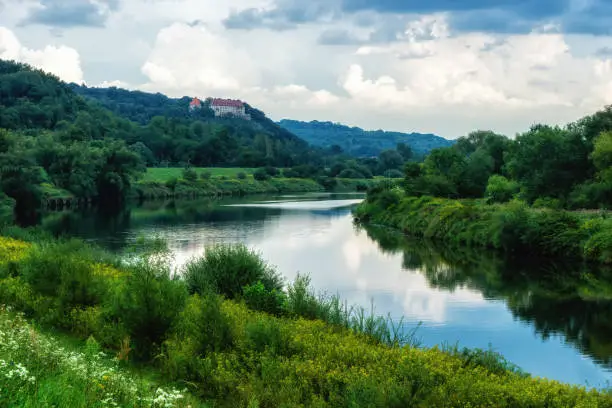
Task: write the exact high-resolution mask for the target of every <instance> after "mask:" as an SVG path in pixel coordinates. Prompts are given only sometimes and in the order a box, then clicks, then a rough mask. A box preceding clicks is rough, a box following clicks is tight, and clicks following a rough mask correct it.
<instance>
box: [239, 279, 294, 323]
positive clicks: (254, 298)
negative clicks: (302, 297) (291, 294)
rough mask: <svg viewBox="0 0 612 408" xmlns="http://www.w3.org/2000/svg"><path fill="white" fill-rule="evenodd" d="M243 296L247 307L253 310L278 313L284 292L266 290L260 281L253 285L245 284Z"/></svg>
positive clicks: (281, 308) (280, 310)
mask: <svg viewBox="0 0 612 408" xmlns="http://www.w3.org/2000/svg"><path fill="white" fill-rule="evenodd" d="M242 296H243V298H244V301H245V303H246V304H247V306H248V307H250V308H251V309H253V310H259V311H262V312H266V313H270V314H272V315H280V314H281V313H282V311H283V305H284V303H285V297H286V296H285V293H284V292H282V291H280V290H278V289H272V290H268V289H266V287H265V286H264V284H263V283H261V281H257V283H255V284H253V285H246V286H245V287H244V289H243V295H242Z"/></svg>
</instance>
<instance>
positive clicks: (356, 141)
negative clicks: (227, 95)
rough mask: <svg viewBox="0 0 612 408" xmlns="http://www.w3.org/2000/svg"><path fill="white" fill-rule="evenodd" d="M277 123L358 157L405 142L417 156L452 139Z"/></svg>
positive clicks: (331, 125)
mask: <svg viewBox="0 0 612 408" xmlns="http://www.w3.org/2000/svg"><path fill="white" fill-rule="evenodd" d="M279 124H280V125H281V126H282V127H284V128H285V129H287V130H289V131H290V132H292V133H295V134H296V135H298V136H299V137H301V138H302V139H304V140H306V141H307V142H308V143H311V144H313V145H315V146H322V147H332V146H334V145H337V146H338V147H340V148H341V149H342V150H344V151H345V152H346V153H348V154H350V155H352V156H357V157H375V156H378V155H379V154H380V153H381V152H382V151H383V150H386V149H393V148H395V146H396V145H397V144H399V143H404V144H406V145H408V146H410V148H411V149H412V150H413V151H414V152H415V153H416V154H418V155H423V154H426V153H429V152H430V151H431V150H433V149H435V148H439V147H446V146H451V145H452V144H453V142H452V141H450V140H446V139H444V138H442V137H440V136H436V135H434V134H422V133H401V132H387V131H383V130H375V131H366V130H363V129H361V128H358V127H349V126H344V125H341V124H338V123H331V122H319V121H312V122H300V121H296V120H288V119H283V120H281V121H280V122H279Z"/></svg>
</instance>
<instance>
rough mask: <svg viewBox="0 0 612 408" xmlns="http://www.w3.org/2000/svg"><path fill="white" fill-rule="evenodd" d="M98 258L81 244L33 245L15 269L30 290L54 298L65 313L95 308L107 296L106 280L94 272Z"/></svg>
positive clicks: (75, 242)
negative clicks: (71, 310)
mask: <svg viewBox="0 0 612 408" xmlns="http://www.w3.org/2000/svg"><path fill="white" fill-rule="evenodd" d="M60 254H61V256H59V255H60ZM97 258H100V255H99V254H96V251H95V250H94V249H93V248H91V247H89V246H88V245H86V244H84V243H83V242H81V241H77V240H70V241H66V242H54V243H43V244H40V245H35V246H33V247H32V249H31V250H29V251H28V252H27V255H26V257H25V258H24V259H23V260H22V261H21V262H19V264H18V265H17V266H16V268H17V274H19V275H20V276H22V277H23V280H24V281H25V282H26V283H28V284H29V285H30V286H31V287H32V289H34V290H35V291H37V292H38V293H40V294H42V295H45V296H55V297H56V298H57V301H58V302H59V305H61V307H62V308H63V309H66V310H68V309H70V308H72V307H74V306H84V307H87V306H94V305H97V304H99V303H100V302H101V300H102V299H103V298H104V296H105V295H106V291H107V289H108V288H107V285H106V279H105V278H104V277H103V276H101V275H100V274H99V273H97V271H98V269H97V268H98V267H97V266H96V264H95V261H96V260H98V259H97Z"/></svg>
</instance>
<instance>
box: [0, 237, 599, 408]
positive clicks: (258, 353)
mask: <svg viewBox="0 0 612 408" xmlns="http://www.w3.org/2000/svg"><path fill="white" fill-rule="evenodd" d="M22 236H27V235H26V234H22ZM32 238H33V239H35V240H36V238H35V236H32ZM0 246H1V247H2V248H7V250H6V251H0V295H1V297H2V299H3V301H5V302H6V303H8V304H10V305H12V306H13V307H15V308H17V309H18V310H22V311H24V312H25V313H26V316H27V317H30V318H33V319H35V320H36V321H37V322H38V323H39V324H42V325H44V326H46V327H54V328H61V329H63V330H66V331H68V332H71V333H72V334H73V335H74V336H77V337H79V338H81V339H86V338H90V336H93V337H94V338H95V339H96V340H95V341H94V340H93V339H91V338H90V340H89V341H88V349H89V350H92V351H93V352H94V353H95V352H96V351H97V349H96V347H97V346H96V343H100V344H101V345H103V346H105V347H106V348H107V350H108V351H114V352H116V353H117V358H118V359H119V360H120V361H122V362H123V364H127V362H130V361H132V360H133V359H138V360H139V361H140V365H139V367H140V369H141V370H143V369H145V368H146V369H153V368H156V369H158V375H163V376H164V377H165V378H166V380H167V381H172V380H176V381H178V382H180V383H181V384H183V386H185V387H187V388H188V389H189V391H190V392H191V394H194V395H197V396H199V397H200V398H201V399H202V400H203V401H206V402H209V403H210V404H211V405H213V406H228V407H236V406H251V407H273V406H274V407H276V406H304V407H306V406H308V407H310V406H316V407H324V406H334V407H335V406H389V407H395V406H397V407H405V406H449V407H455V406H456V407H460V406H461V407H462V406H472V407H486V406H492V405H495V406H499V407H504V406H508V407H512V406H533V407H548V406H555V407H556V406H585V407H586V406H589V407H605V406H609V405H610V396H609V395H607V394H606V393H605V392H600V391H594V390H592V391H586V390H585V389H584V388H581V387H571V386H567V385H563V384H560V383H558V382H555V381H547V380H542V379H533V378H530V377H529V376H528V375H526V374H524V373H522V372H521V371H520V370H517V369H516V368H514V367H513V366H512V365H511V364H509V363H507V362H506V361H505V360H504V359H503V358H501V357H500V356H498V355H496V354H495V353H493V352H491V351H483V350H446V351H442V350H440V349H438V348H433V349H421V348H415V347H412V346H409V345H407V346H402V345H401V344H403V342H401V343H400V342H397V338H396V337H395V336H394V332H392V331H391V329H390V328H389V327H390V326H389V322H387V321H386V320H385V319H382V320H380V319H377V318H375V317H373V316H367V315H366V314H364V313H363V311H362V312H360V313H352V312H349V311H345V309H344V308H343V307H342V306H341V303H340V302H338V300H337V299H335V300H334V299H332V300H325V299H319V298H317V297H316V296H314V294H313V293H312V291H311V290H309V289H308V282H307V280H304V279H303V278H298V280H297V281H296V282H295V283H294V284H293V285H290V286H289V288H288V289H287V290H286V291H284V292H282V293H283V294H282V295H281V296H273V297H272V299H276V300H278V301H279V302H281V303H280V305H281V307H280V308H279V309H277V310H278V314H279V316H272V315H270V314H267V313H262V312H260V311H254V310H251V309H249V308H248V307H247V306H246V305H245V304H244V303H243V302H246V304H251V305H252V306H260V305H266V304H269V303H270V302H269V301H268V302H263V301H262V300H263V299H261V298H260V299H259V300H260V301H258V302H255V301H254V300H255V299H257V298H258V296H264V297H265V296H266V293H268V294H270V291H269V290H268V289H267V288H266V285H265V284H264V283H261V285H260V283H259V282H251V284H250V285H247V286H245V287H244V291H243V293H242V294H241V293H239V292H236V291H233V290H232V291H231V292H228V293H230V294H231V295H230V298H231V299H223V298H222V297H220V296H219V295H218V294H217V293H215V291H214V289H213V290H207V291H205V292H204V293H202V294H199V293H195V294H193V295H189V291H188V285H187V284H186V282H185V281H183V280H181V279H177V278H175V277H173V276H172V274H171V273H170V269H169V266H168V265H169V264H168V263H167V261H165V260H164V259H165V258H164V252H163V251H162V252H159V250H155V251H152V252H145V253H138V254H136V257H135V258H134V259H132V260H131V261H130V262H126V263H122V262H119V261H117V260H113V259H112V258H109V257H108V256H105V255H104V254H103V253H100V252H98V251H96V250H95V249H94V248H90V247H87V246H86V245H84V244H82V243H78V242H75V241H71V242H46V243H45V242H44V241H40V242H38V243H37V242H34V243H24V242H21V241H15V240H11V239H6V238H0ZM149 248H152V247H149ZM234 256H238V257H240V258H241V259H242V258H244V259H245V260H247V259H251V260H252V259H253V254H249V253H247V252H244V251H242V250H241V249H240V248H238V250H237V251H235V250H231V249H230V250H228V251H217V253H215V254H213V255H212V259H211V260H210V262H204V264H206V266H205V267H206V268H208V270H209V271H210V268H216V266H215V265H217V263H216V262H217V261H218V260H220V259H221V258H227V257H234ZM205 257H206V255H205ZM194 262H196V263H195V264H194V265H201V264H202V262H201V261H198V260H195V261H194ZM232 262H234V263H239V262H241V261H240V260H233V261H232ZM248 262H250V261H248ZM43 264H44V265H47V268H45V269H41V268H36V267H35V266H36V265H43ZM69 266H70V267H75V268H78V271H79V273H78V274H76V275H74V276H72V277H70V276H69V275H68V274H66V273H64V270H65V269H66V268H67V267H69ZM260 266H261V265H256V267H257V268H259V267H260ZM39 274H44V275H45V276H52V277H54V279H53V280H52V282H51V283H52V284H54V285H58V286H57V287H58V288H59V289H58V290H53V291H49V288H47V287H46V286H45V285H40V282H41V281H40V280H37V278H38V277H39V276H40V275H39ZM200 276H215V279H217V277H219V276H221V275H220V274H216V273H212V274H211V273H209V272H206V273H205V274H204V275H200ZM252 276H253V278H254V279H256V278H257V274H253V275H252ZM211 287H214V286H208V288H211ZM217 287H218V286H217ZM272 291H277V288H274V289H272ZM268 299H270V298H269V297H268ZM304 317H306V318H304ZM313 318H314V319H313ZM321 320H324V321H321ZM325 321H326V322H327V323H326V322H325ZM20 327H21V326H20ZM29 333H30V334H29V336H30V338H31V336H32V334H31V332H29ZM14 337H15V336H11V338H14ZM26 340H27V338H24V343H25V344H24V345H23V346H19V347H23V348H26V347H27V344H28V343H27V341H26ZM3 344H4V343H3ZM16 347H17V345H16ZM35 355H38V353H37V354H35ZM89 355H92V353H90V354H89ZM30 358H31V359H25V357H22V361H23V363H24V365H23V367H24V368H25V369H26V370H30V367H29V366H26V365H27V364H28V363H29V362H34V363H36V364H37V365H36V369H39V370H41V367H43V370H42V371H43V372H42V373H41V374H44V369H50V368H46V365H45V364H40V361H39V362H36V361H34V360H33V358H34V357H33V356H31V357H30ZM91 360H95V359H93V358H92V359H91ZM72 361H73V362H74V363H75V364H76V363H77V362H79V357H78V356H75V358H74V359H72ZM20 363H21V362H20ZM43 363H45V362H44V361H43ZM28 372H29V371H28ZM39 372H40V371H39ZM97 372H98V371H93V372H91V374H92V376H91V377H90V378H92V379H93V380H94V381H95V380H97V381H98V382H99V383H100V384H105V383H104V382H103V381H109V380H111V379H112V380H116V379H117V378H118V377H116V376H114V375H113V376H109V378H104V377H102V378H99V376H97V375H96V374H95V373H97ZM84 374H86V375H88V374H90V372H89V371H85V373H84ZM39 375H40V374H39ZM71 375H72V374H71ZM50 376H51V374H47V375H46V378H49V377H50ZM86 378H87V377H86ZM80 384H82V382H78V383H76V384H75V385H78V386H80ZM94 384H95V382H94ZM110 390H113V391H114V390H117V391H120V390H121V388H120V385H119V384H117V385H115V383H113V384H112V388H110ZM37 391H38V389H37V384H33V386H32V388H31V392H30V393H29V394H28V395H41V394H40V393H39V392H37ZM84 395H85V396H91V395H92V393H91V391H89V390H87V392H85V393H84ZM118 397H121V398H124V399H123V401H126V400H127V401H128V402H129V398H130V394H127V395H125V396H123V395H121V396H118ZM169 398H170V399H172V397H169ZM127 405H128V406H129V404H127ZM75 406H83V405H75ZM166 406H173V404H172V403H169V404H168V405H166Z"/></svg>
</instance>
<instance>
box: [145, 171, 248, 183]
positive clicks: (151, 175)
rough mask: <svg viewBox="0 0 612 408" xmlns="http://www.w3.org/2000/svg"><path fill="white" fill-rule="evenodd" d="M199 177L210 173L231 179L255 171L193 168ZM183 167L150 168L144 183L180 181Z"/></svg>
mask: <svg viewBox="0 0 612 408" xmlns="http://www.w3.org/2000/svg"><path fill="white" fill-rule="evenodd" d="M192 169H193V170H195V171H196V173H198V175H200V174H202V173H205V172H210V174H212V176H213V177H221V176H225V177H229V178H237V176H238V173H240V172H243V173H246V174H253V172H254V171H255V169H252V168H240V167H192ZM183 170H184V169H183V168H182V167H150V168H148V169H147V173H146V174H145V176H144V177H143V179H142V181H145V182H147V181H154V182H159V183H165V182H166V181H168V180H172V179H173V178H177V179H180V178H182V177H183Z"/></svg>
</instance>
